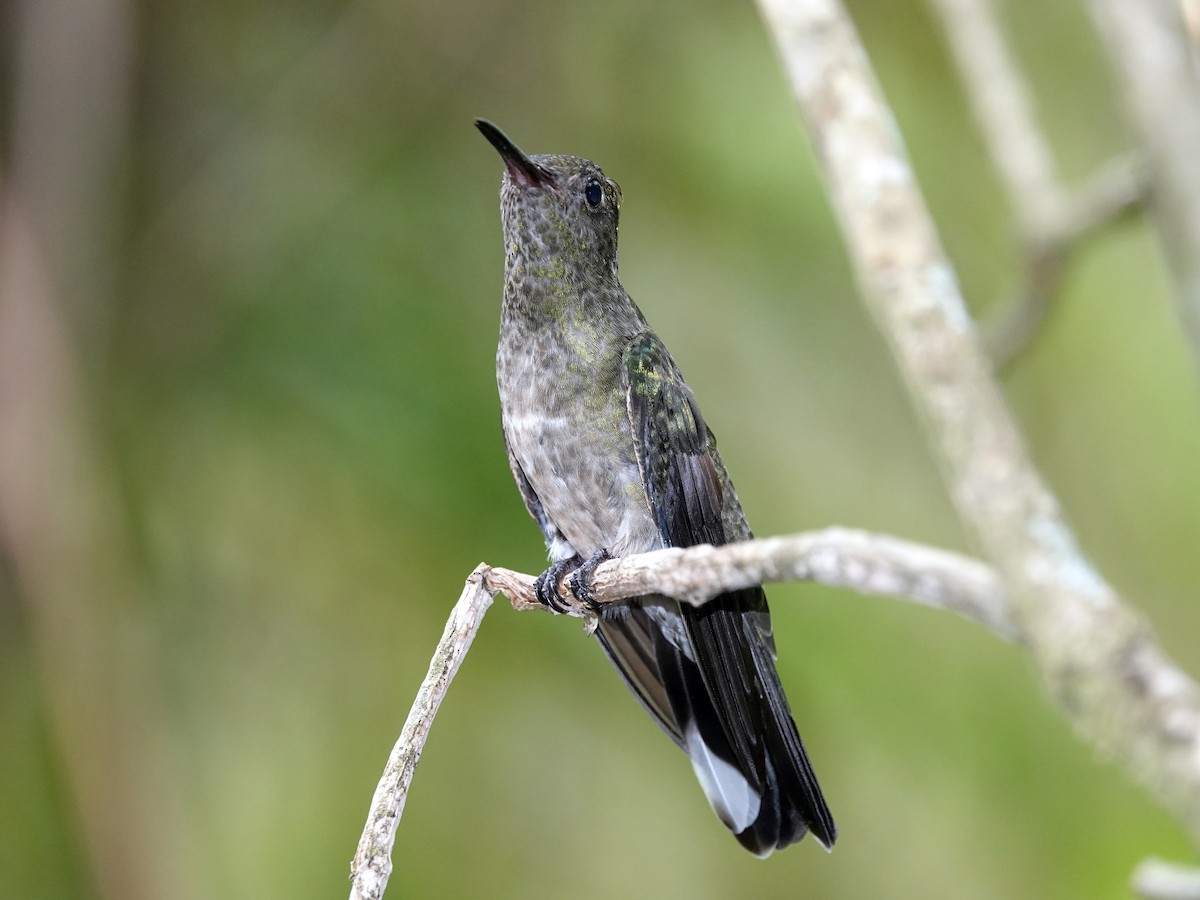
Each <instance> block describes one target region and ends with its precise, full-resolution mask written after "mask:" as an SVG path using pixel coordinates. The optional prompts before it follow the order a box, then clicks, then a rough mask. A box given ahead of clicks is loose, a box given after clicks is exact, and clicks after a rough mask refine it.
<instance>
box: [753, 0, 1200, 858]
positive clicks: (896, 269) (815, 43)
mask: <svg viewBox="0 0 1200 900" xmlns="http://www.w3.org/2000/svg"><path fill="white" fill-rule="evenodd" d="M1135 2H1141V0H1135ZM759 3H760V6H761V8H762V11H763V14H764V18H765V19H766V21H767V24H768V26H769V28H770V31H771V32H772V34H773V35H774V38H775V41H776V43H777V44H778V46H779V50H780V53H781V55H782V57H783V61H784V65H785V68H786V69H787V72H788V75H789V76H790V79H791V83H792V88H793V92H794V94H795V97H796V99H797V101H798V103H799V106H800V109H801V112H802V114H803V118H804V120H805V123H806V125H807V126H808V128H809V131H810V134H811V137H812V140H813V142H814V144H815V146H816V149H817V158H818V160H819V161H820V164H821V165H822V167H823V170H824V175H825V178H826V182H827V185H828V189H829V193H830V196H831V198H832V201H833V206H834V209H835V211H836V213H837V215H838V219H839V221H840V224H841V226H842V230H843V232H844V235H845V238H846V242H847V245H848V248H849V251H850V255H851V260H852V262H853V265H854V268H855V271H856V274H857V276H858V279H859V281H860V283H861V285H862V289H863V294H864V299H865V300H866V302H867V305H868V307H869V309H870V311H871V313H872V314H873V316H874V318H875V321H876V323H877V325H878V326H879V328H880V330H881V331H882V332H883V334H884V336H885V337H886V339H887V340H888V342H889V345H890V347H891V349H892V352H893V354H894V356H895V358H896V361H897V364H898V366H899V368H900V371H901V373H902V374H903V376H904V379H905V382H906V384H907V387H908V389H909V393H910V394H911V396H912V399H913V402H914V404H915V406H916V407H917V409H918V410H919V412H920V414H921V416H922V419H923V421H924V424H925V426H926V429H927V433H928V437H929V440H930V444H931V447H932V449H933V451H934V453H935V454H936V455H937V457H938V459H939V461H940V463H941V466H940V468H941V471H942V474H943V478H944V479H945V481H946V484H947V486H948V489H949V492H950V495H951V499H952V501H953V502H954V504H955V507H956V508H957V510H958V514H959V517H960V519H961V520H962V522H963V524H964V525H965V527H966V528H967V530H968V532H969V533H970V535H971V536H972V537H973V538H974V540H975V541H977V542H978V544H979V546H980V547H981V548H982V550H983V553H984V556H985V558H986V559H987V560H988V561H990V562H991V563H992V564H993V565H995V567H996V569H997V571H998V573H999V574H1000V577H1001V578H1002V580H1003V583H1004V586H1005V591H1006V593H1007V595H1008V598H1009V604H1010V610H1011V613H1012V616H1013V620H1014V622H1015V623H1016V625H1017V627H1018V629H1019V630H1020V632H1021V634H1022V635H1023V638H1024V641H1025V644H1026V645H1027V646H1028V647H1029V649H1030V652H1031V655H1032V656H1033V659H1034V661H1035V663H1036V665H1037V668H1038V670H1039V673H1040V675H1041V677H1042V680H1043V683H1044V684H1045V686H1046V687H1047V689H1048V690H1049V692H1050V694H1051V695H1052V696H1053V697H1054V699H1055V700H1056V701H1057V702H1058V704H1059V706H1060V709H1061V710H1062V712H1063V713H1064V714H1065V715H1066V716H1067V717H1068V718H1069V719H1070V720H1071V722H1072V723H1073V724H1074V725H1075V727H1076V729H1077V730H1078V731H1079V733H1080V734H1081V735H1083V736H1084V737H1086V738H1087V739H1088V740H1089V741H1091V742H1092V743H1093V744H1094V745H1096V746H1097V747H1099V748H1101V749H1103V750H1104V751H1105V752H1106V753H1110V754H1112V755H1113V756H1115V757H1117V758H1119V759H1121V760H1122V761H1123V762H1124V763H1125V765H1126V766H1127V767H1128V768H1129V769H1130V770H1131V771H1132V772H1134V773H1135V774H1136V775H1137V776H1138V777H1139V778H1140V779H1141V780H1142V781H1143V782H1144V783H1145V784H1146V785H1147V786H1148V787H1150V788H1151V790H1152V791H1153V792H1154V793H1155V794H1156V795H1157V796H1158V798H1159V799H1160V800H1161V801H1162V802H1163V803H1164V805H1166V806H1167V807H1168V808H1170V809H1172V810H1173V811H1174V812H1175V813H1176V814H1177V815H1178V816H1179V817H1180V818H1181V819H1182V820H1183V821H1184V822H1185V823H1186V825H1187V826H1188V828H1189V829H1191V832H1192V834H1193V835H1194V836H1196V837H1197V838H1200V696H1198V693H1197V688H1196V685H1195V683H1194V682H1193V681H1192V680H1191V679H1190V678H1189V677H1188V676H1187V675H1186V674H1185V673H1184V672H1183V671H1182V670H1180V669H1179V668H1178V667H1177V666H1176V665H1174V663H1172V662H1171V661H1170V660H1169V659H1167V657H1166V656H1165V654H1164V653H1163V652H1162V651H1161V649H1160V648H1159V647H1158V645H1157V644H1156V643H1155V642H1154V640H1153V639H1152V637H1151V636H1150V634H1149V632H1148V630H1147V629H1146V627H1145V625H1144V623H1143V622H1142V620H1141V618H1140V617H1139V616H1138V615H1136V614H1135V613H1134V612H1133V611H1132V610H1131V609H1129V607H1127V606H1126V605H1125V604H1124V603H1123V602H1121V600H1120V598H1118V597H1117V595H1116V593H1115V591H1114V590H1113V588H1112V587H1111V586H1110V585H1109V584H1108V583H1107V582H1106V581H1105V580H1104V579H1103V578H1102V577H1101V576H1100V574H1099V573H1098V572H1097V571H1096V570H1095V569H1094V568H1093V567H1092V565H1091V563H1090V562H1089V561H1088V560H1087V558H1086V557H1085V556H1084V555H1083V554H1082V553H1081V551H1080V549H1079V547H1078V545H1077V542H1076V539H1075V535H1074V534H1073V532H1072V531H1071V530H1070V528H1069V527H1068V525H1067V523H1066V521H1065V519H1064V516H1063V514H1062V511H1061V509H1060V508H1059V504H1058V501H1057V499H1056V498H1055V497H1054V495H1053V494H1052V493H1051V492H1050V491H1049V489H1048V488H1047V487H1046V485H1045V484H1044V483H1043V482H1042V479H1041V476H1040V475H1039V474H1038V472H1037V471H1036V469H1035V468H1034V467H1033V465H1032V463H1031V461H1030V459H1029V453H1028V451H1027V449H1026V447H1025V444H1024V441H1023V440H1022V437H1021V434H1020V431H1019V429H1018V427H1017V424H1016V422H1015V421H1014V419H1013V417H1012V413H1011V412H1010V410H1009V409H1008V407H1007V405H1006V403H1005V401H1004V398H1003V396H1002V394H1001V392H1000V389H999V387H998V385H997V384H996V382H995V379H994V378H993V375H992V369H991V366H990V364H989V361H988V359H987V357H986V356H985V355H984V353H983V351H982V348H981V346H980V343H979V341H978V339H977V337H976V334H975V330H974V328H973V326H972V323H971V319H970V316H969V315H968V313H967V310H966V305H965V304H964V302H963V298H962V295H961V292H960V290H959V286H958V283H957V279H956V277H955V273H954V270H953V269H952V268H951V266H950V263H949V262H948V260H947V259H946V255H945V253H944V251H943V250H942V248H941V246H940V243H939V240H938V237H937V234H936V230H935V227H934V224H933V221H932V219H931V217H930V215H929V212H928V210H927V209H926V207H925V204H924V201H923V199H922V197H921V194H920V192H919V190H918V188H917V185H916V182H915V179H914V176H913V172H912V167H911V165H910V164H909V161H908V158H907V154H906V152H905V149H904V147H903V144H902V141H901V138H900V135H899V131H898V129H897V127H896V123H895V120H894V118H893V116H892V114H891V111H890V110H889V109H888V107H887V105H886V103H885V102H884V100H883V96H882V93H881V91H880V90H879V87H878V85H877V83H876V81H875V77H874V74H873V73H872V72H871V69H870V66H869V64H868V62H867V58H866V54H865V52H864V50H863V48H862V46H861V44H860V43H859V40H858V37H857V35H856V34H855V32H854V28H853V26H852V25H851V23H850V21H849V19H848V18H847V16H846V14H845V11H844V10H843V8H842V6H841V5H840V4H839V3H838V2H836V0H759ZM1198 206H1200V204H1198ZM1197 258H1198V259H1200V254H1198V255H1197Z"/></svg>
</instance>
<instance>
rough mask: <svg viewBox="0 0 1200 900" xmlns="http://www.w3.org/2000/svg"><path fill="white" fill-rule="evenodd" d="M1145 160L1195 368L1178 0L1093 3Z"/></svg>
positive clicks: (1191, 189)
mask: <svg viewBox="0 0 1200 900" xmlns="http://www.w3.org/2000/svg"><path fill="white" fill-rule="evenodd" d="M1091 8H1092V12H1093V16H1094V18H1095V20H1096V23H1097V25H1098V26H1099V29H1100V32H1101V33H1102V34H1103V36H1104V37H1105V39H1106V41H1107V44H1108V47H1109V51H1110V54H1111V55H1112V58H1113V61H1114V63H1115V68H1116V70H1117V75H1118V81H1119V83H1120V84H1121V87H1122V88H1123V94H1124V96H1125V101H1126V102H1125V106H1126V110H1127V117H1128V118H1129V120H1130V122H1131V124H1132V125H1133V128H1134V131H1135V133H1136V134H1137V136H1138V137H1139V139H1140V142H1141V144H1142V146H1144V147H1145V148H1146V152H1147V154H1148V155H1149V158H1150V162H1151V170H1152V173H1153V175H1152V178H1153V183H1152V188H1151V192H1152V197H1151V200H1152V204H1151V209H1152V212H1153V215H1154V220H1155V223H1156V225H1157V230H1158V233H1159V238H1160V240H1161V242H1162V244H1163V247H1164V249H1165V250H1166V257H1167V261H1168V263H1169V264H1170V269H1171V272H1172V274H1173V276H1174V279H1175V287H1176V292H1177V294H1178V302H1179V315H1180V319H1181V320H1182V322H1183V326H1184V331H1185V333H1186V334H1187V336H1188V339H1189V340H1190V342H1191V349H1192V357H1193V360H1192V361H1193V363H1195V365H1196V366H1197V369H1198V370H1200V162H1197V160H1200V79H1198V77H1197V71H1196V64H1195V63H1196V55H1195V46H1194V45H1193V44H1192V43H1191V42H1190V41H1189V39H1188V33H1187V29H1186V26H1185V24H1184V19H1183V14H1182V12H1181V10H1180V7H1179V5H1178V0H1092V3H1091Z"/></svg>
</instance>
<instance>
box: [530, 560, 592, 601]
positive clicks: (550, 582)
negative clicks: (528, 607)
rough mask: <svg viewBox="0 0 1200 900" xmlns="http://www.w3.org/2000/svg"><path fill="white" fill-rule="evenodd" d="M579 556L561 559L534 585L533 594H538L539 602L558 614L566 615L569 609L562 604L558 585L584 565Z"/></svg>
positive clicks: (539, 577) (538, 578)
mask: <svg viewBox="0 0 1200 900" xmlns="http://www.w3.org/2000/svg"><path fill="white" fill-rule="evenodd" d="M582 562H583V561H582V559H581V558H580V556H579V554H578V553H576V554H575V555H574V556H572V557H570V558H568V559H560V560H559V561H558V562H556V563H553V564H552V565H551V566H550V568H548V569H547V570H546V571H545V572H543V573H542V574H541V575H539V576H538V577H537V580H536V581H534V583H533V592H534V593H535V594H537V598H538V602H539V603H541V604H542V606H545V607H547V608H548V609H552V610H554V611H555V612H556V613H565V612H566V611H567V608H566V607H565V606H563V604H562V600H563V598H562V594H560V593H559V592H558V583H559V582H560V581H562V577H563V576H564V575H566V574H567V573H568V572H569V571H571V570H572V569H575V568H578V567H579V565H580V564H581V563H582Z"/></svg>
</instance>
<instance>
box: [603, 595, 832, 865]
mask: <svg viewBox="0 0 1200 900" xmlns="http://www.w3.org/2000/svg"><path fill="white" fill-rule="evenodd" d="M597 636H598V637H599V639H600V642H601V644H602V645H603V646H604V649H605V650H606V651H607V653H608V655H609V657H610V658H611V659H612V661H613V663H614V664H615V665H616V667H617V670H618V671H619V672H620V673H621V675H622V676H623V677H624V679H625V682H626V684H627V685H628V686H629V688H630V689H631V690H632V691H633V692H634V694H635V695H637V697H638V698H639V699H640V700H641V701H642V704H643V706H645V707H646V709H647V711H649V712H650V714H651V715H652V716H653V718H654V719H655V720H656V721H657V722H658V724H659V725H660V726H661V727H662V728H663V730H664V731H665V732H666V733H667V734H668V735H669V736H670V737H671V738H672V739H673V740H674V741H675V742H676V743H677V744H678V745H679V746H680V747H681V748H682V749H683V750H684V752H686V753H687V754H688V756H689V758H690V759H691V761H692V768H693V769H694V771H695V773H696V777H697V778H698V779H699V781H700V784H701V786H702V787H703V789H704V792H705V795H706V796H707V797H708V801H709V803H710V805H711V806H712V807H713V810H714V811H715V812H716V814H717V816H718V817H719V818H720V819H721V821H722V822H724V823H725V825H726V826H727V827H728V828H729V829H730V830H731V831H732V832H733V833H734V835H735V836H736V837H737V839H738V841H739V842H740V843H741V844H742V846H744V847H745V848H746V849H747V850H749V851H750V852H751V853H754V854H755V855H757V856H767V855H769V854H770V853H771V852H772V851H774V850H777V849H782V848H783V847H786V846H788V845H789V844H792V843H795V842H796V841H798V840H800V839H801V838H802V837H804V835H805V834H806V833H807V832H808V831H810V830H811V831H812V833H813V837H815V838H816V839H817V840H818V841H820V842H821V844H822V845H824V846H825V847H826V848H827V849H828V848H831V847H832V846H833V843H834V841H835V840H836V839H837V827H836V826H835V825H834V822H833V817H832V816H831V815H830V812H829V808H828V806H827V805H826V803H825V798H824V797H823V796H822V794H821V788H820V785H818V784H817V779H816V776H815V775H814V774H813V770H812V765H811V764H810V763H809V760H808V755H807V753H806V752H805V750H804V745H803V743H801V741H800V735H799V733H798V732H797V730H796V725H795V723H794V722H793V720H792V714H791V710H790V708H789V707H788V702H787V698H786V696H785V695H784V693H783V687H782V685H781V684H780V683H779V676H778V675H777V674H776V671H775V653H774V646H773V642H772V640H771V633H770V620H769V617H768V614H767V611H766V598H765V596H764V595H763V593H762V590H761V588H756V589H750V590H748V591H737V592H734V593H731V594H726V595H723V596H721V597H718V598H716V599H714V600H712V601H710V602H709V603H708V604H706V605H705V606H704V607H702V608H700V609H696V608H693V607H690V606H683V607H681V606H680V605H679V604H677V603H675V602H674V601H671V600H666V599H663V598H654V599H650V598H647V599H645V600H641V601H635V602H633V603H631V604H623V605H620V606H611V607H607V608H606V609H605V611H604V613H603V614H602V617H601V622H600V627H599V629H598V630H597Z"/></svg>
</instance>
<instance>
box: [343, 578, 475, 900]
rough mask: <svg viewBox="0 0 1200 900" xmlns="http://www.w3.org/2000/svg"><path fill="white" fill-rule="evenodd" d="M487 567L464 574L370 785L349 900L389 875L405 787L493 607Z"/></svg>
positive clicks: (363, 896)
mask: <svg viewBox="0 0 1200 900" xmlns="http://www.w3.org/2000/svg"><path fill="white" fill-rule="evenodd" d="M486 571H487V567H486V566H483V565H480V566H479V567H477V568H476V569H475V571H474V572H472V573H471V575H470V576H469V577H468V578H467V583H466V584H465V585H464V586H463V591H462V595H461V596H460V597H459V598H458V602H457V603H456V604H454V609H453V610H451V612H450V619H449V620H448V621H447V622H446V630H445V631H444V632H443V633H442V639H441V640H440V641H438V645H437V649H436V650H435V651H434V654H433V660H432V661H431V662H430V663H429V673H428V674H427V675H426V676H425V680H424V681H422V682H421V688H420V690H418V691H417V699H416V700H414V701H413V705H412V709H411V710H410V711H409V713H408V719H407V720H406V721H405V723H404V728H403V730H402V731H401V732H400V738H399V740H397V741H396V745H395V746H394V747H393V748H392V753H391V755H390V756H389V757H388V761H387V766H386V767H385V768H384V770H383V776H382V777H381V778H380V779H379V785H378V787H376V788H375V796H374V797H373V798H372V799H371V812H370V814H369V815H368V816H367V824H366V827H365V828H364V829H363V833H362V837H361V838H360V839H359V842H358V852H357V853H355V854H354V861H353V862H352V863H351V864H350V882H351V888H350V900H380V898H382V897H383V892H384V889H385V888H387V882H388V876H390V875H391V874H392V846H393V845H394V844H395V843H396V828H397V827H398V826H399V825H400V816H401V814H402V813H403V812H404V801H405V800H407V799H408V787H409V785H410V784H412V777H413V772H415V771H416V768H417V762H418V761H419V760H420V759H421V751H422V750H423V749H424V748H425V739H426V738H427V737H428V736H429V729H430V728H431V727H432V725H433V717H434V716H435V715H437V711H438V707H439V706H440V705H441V703H442V698H443V697H445V696H446V691H447V690H449V688H450V682H451V680H452V679H453V678H454V675H455V673H456V672H458V667H459V665H461V664H462V661H463V658H464V657H465V656H466V654H467V650H468V648H470V646H471V641H473V640H474V639H475V633H476V632H477V631H478V630H479V626H480V625H481V624H482V622H483V615H484V613H486V612H487V611H488V607H490V606H491V605H492V595H491V594H490V593H488V591H487V590H485V589H484V586H483V575H484V573H485V572H486Z"/></svg>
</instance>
